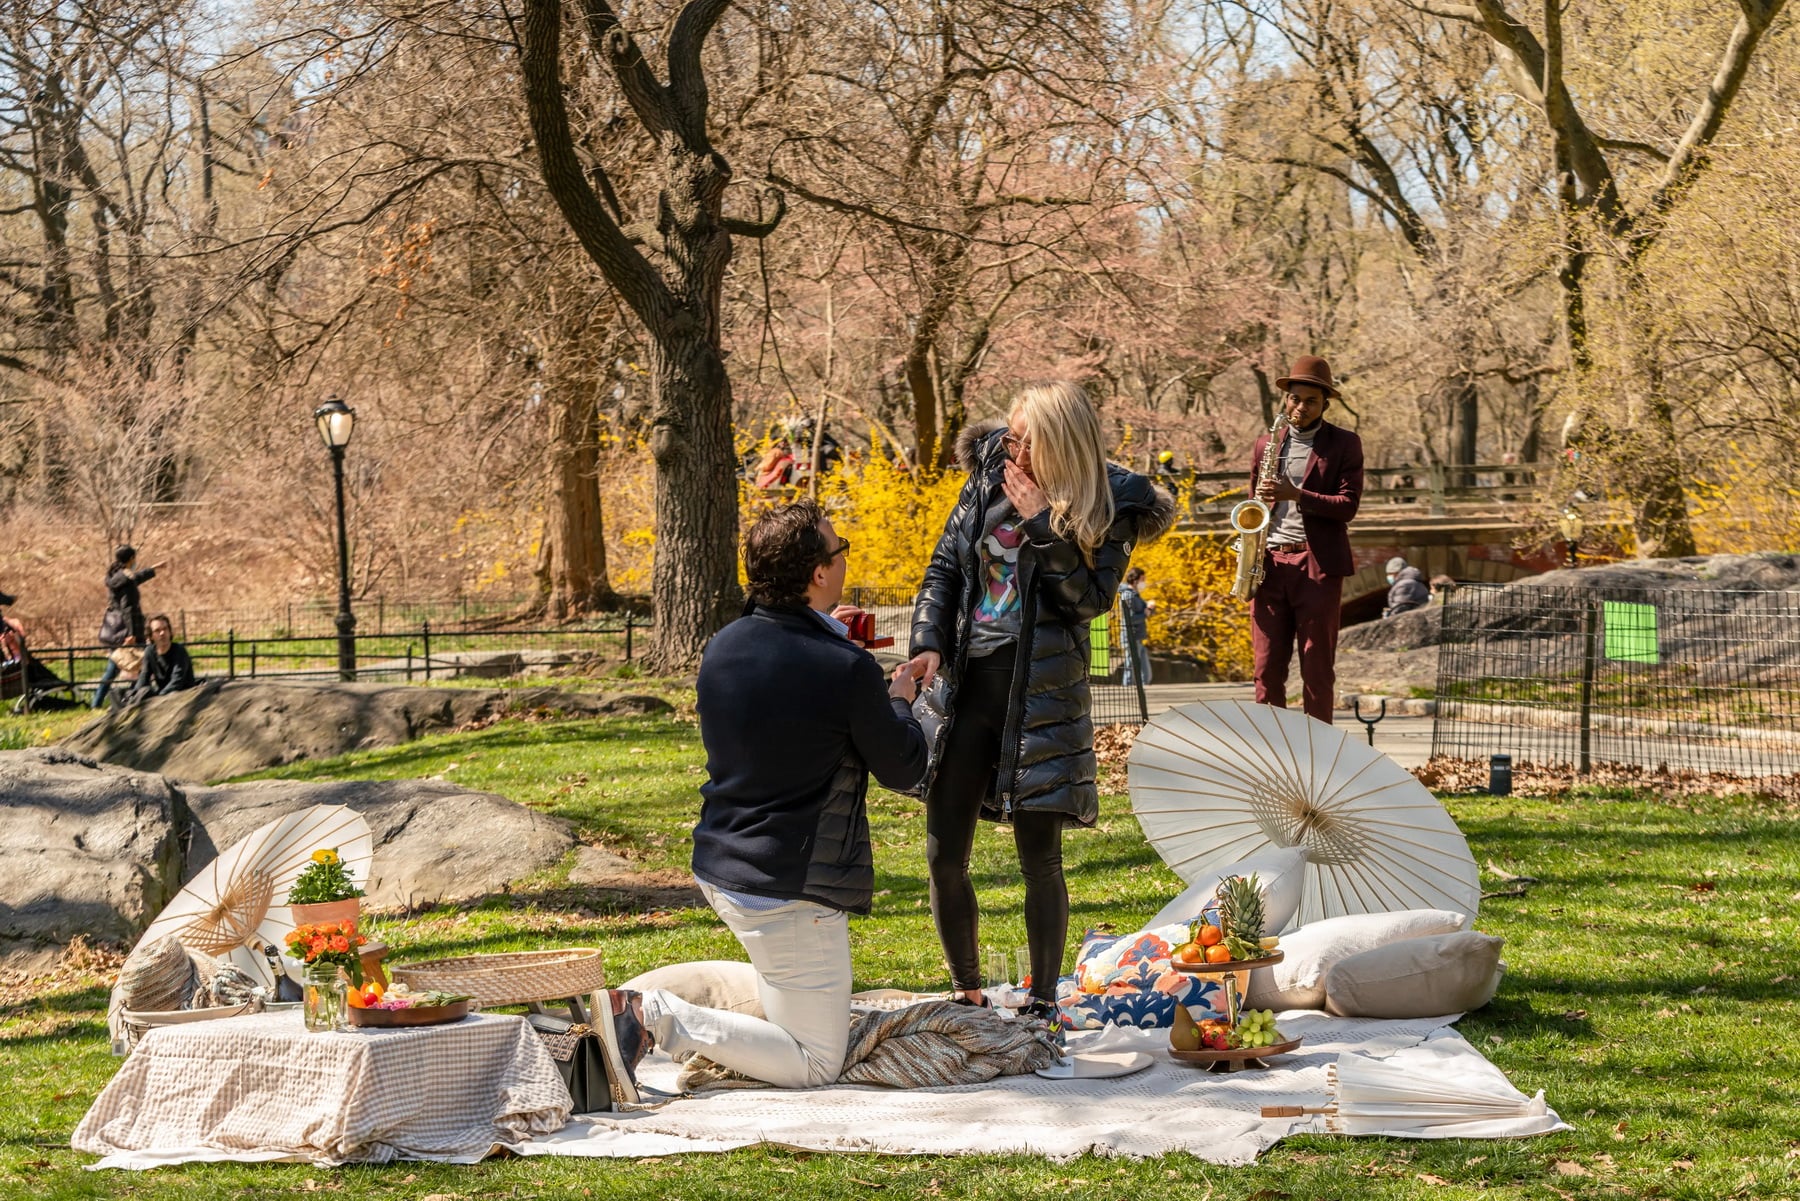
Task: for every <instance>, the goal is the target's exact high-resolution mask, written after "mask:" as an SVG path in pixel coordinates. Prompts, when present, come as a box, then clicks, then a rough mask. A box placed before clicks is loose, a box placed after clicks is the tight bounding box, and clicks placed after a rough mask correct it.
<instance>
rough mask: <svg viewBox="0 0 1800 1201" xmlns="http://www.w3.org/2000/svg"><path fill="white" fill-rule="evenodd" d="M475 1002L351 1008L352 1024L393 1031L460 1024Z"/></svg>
mask: <svg viewBox="0 0 1800 1201" xmlns="http://www.w3.org/2000/svg"><path fill="white" fill-rule="evenodd" d="M474 1005H475V1002H473V1001H454V1002H452V1003H451V1004H449V1005H415V1006H413V1007H412V1008H411V1009H357V1008H356V1007H355V1006H351V1007H350V1024H351V1025H352V1026H367V1027H369V1028H370V1029H375V1030H393V1029H398V1028H400V1027H402V1026H442V1025H445V1024H446V1023H449V1022H460V1021H462V1020H463V1019H464V1018H466V1017H468V1016H469V1010H470V1009H471V1008H473V1007H474Z"/></svg>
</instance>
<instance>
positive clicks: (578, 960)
mask: <svg viewBox="0 0 1800 1201" xmlns="http://www.w3.org/2000/svg"><path fill="white" fill-rule="evenodd" d="M388 975H390V976H392V977H393V978H394V983H396V984H404V985H406V986H407V987H408V988H410V989H413V990H414V991H421V990H424V989H440V990H442V991H444V992H453V993H467V994H469V995H470V996H472V997H474V998H475V999H476V1000H478V1001H480V1002H481V1005H482V1008H484V1009H487V1008H492V1007H493V1006H495V1005H524V1004H527V1003H528V1002H531V1001H560V1000H562V999H564V998H566V997H586V996H587V995H588V994H589V993H591V992H593V991H594V990H595V989H597V988H605V987H606V970H605V968H604V967H603V966H602V964H601V962H600V952H599V951H598V950H597V949H596V948H594V947H565V948H563V949H562V950H560V951H507V952H503V953H501V954H498V955H464V956H461V957H459V958H456V959H431V960H427V961H426V962H424V963H406V964H401V965H399V966H396V967H390V968H389V969H388Z"/></svg>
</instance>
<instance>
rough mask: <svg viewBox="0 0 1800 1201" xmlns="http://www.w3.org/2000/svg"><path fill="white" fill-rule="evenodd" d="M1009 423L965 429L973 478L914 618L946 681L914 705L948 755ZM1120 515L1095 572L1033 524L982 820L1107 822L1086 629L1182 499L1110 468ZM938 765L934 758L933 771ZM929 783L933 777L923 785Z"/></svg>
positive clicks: (960, 451)
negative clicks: (1017, 815) (1023, 815)
mask: <svg viewBox="0 0 1800 1201" xmlns="http://www.w3.org/2000/svg"><path fill="white" fill-rule="evenodd" d="M1002 428H1003V427H1002V426H1000V425H999V424H998V423H986V424H982V425H978V426H973V427H970V428H969V429H966V430H964V431H963V434H962V437H961V438H959V439H958V442H957V461H958V462H959V464H960V465H961V466H962V468H963V470H965V471H967V472H968V473H969V479H968V482H967V483H965V484H964V485H963V490H962V495H961V496H960V497H959V498H958V499H957V502H956V508H955V509H954V510H952V511H951V513H950V518H949V520H948V521H946V522H945V523H944V532H943V535H942V537H940V538H939V539H938V544H937V549H936V550H935V551H934V552H933V553H932V556H931V564H930V566H928V567H927V568H926V569H925V582H924V584H923V585H921V587H920V590H919V599H918V603H917V605H916V606H915V607H914V609H913V624H912V648H911V653H912V654H914V655H917V654H920V653H921V652H924V651H936V652H937V653H938V654H939V655H940V656H942V658H943V664H942V667H941V668H940V669H939V674H938V678H937V681H936V682H935V683H934V684H933V686H932V687H931V688H929V689H927V690H926V692H925V693H924V695H922V696H921V697H920V698H919V702H918V704H917V705H915V706H914V712H916V713H918V714H919V718H920V722H921V724H922V725H923V726H924V727H925V731H926V733H927V735H929V736H930V737H931V738H932V740H933V746H934V747H935V748H937V749H940V750H941V749H942V746H943V739H944V738H945V737H946V736H947V735H948V733H949V729H950V724H951V723H952V722H953V721H954V720H955V714H956V685H957V682H958V681H959V680H961V679H962V675H963V668H964V664H965V662H966V657H967V652H968V641H969V623H970V614H971V612H972V611H973V609H974V607H975V603H976V598H977V593H978V591H979V589H980V588H981V586H982V585H981V570H980V561H979V554H978V549H977V548H978V544H979V541H980V538H981V533H982V531H981V525H982V518H983V516H984V515H985V514H986V513H987V510H988V506H989V504H990V503H991V502H992V501H993V498H994V497H995V496H997V495H998V494H999V492H1000V481H1001V477H1002V473H1003V465H1004V464H1005V461H1006V452H1005V450H1004V449H1003V448H1002V447H1001V445H1000V434H1001V430H1002ZM1107 472H1108V477H1109V479H1110V481H1111V484H1112V493H1113V505H1114V507H1115V517H1114V520H1113V527H1112V530H1111V532H1110V533H1109V534H1108V535H1107V539H1106V542H1105V543H1104V544H1103V545H1102V546H1101V547H1100V549H1099V550H1098V551H1097V552H1096V554H1095V556H1094V563H1093V565H1092V566H1091V567H1090V566H1089V565H1088V564H1087V563H1086V562H1085V561H1084V560H1083V558H1082V555H1081V550H1080V548H1079V547H1078V546H1076V545H1075V543H1073V542H1070V541H1068V540H1066V539H1064V538H1060V537H1058V536H1057V535H1056V534H1055V533H1053V532H1052V531H1051V529H1050V521H1049V514H1048V513H1047V512H1046V513H1043V514H1040V515H1039V516H1037V517H1035V518H1033V519H1032V520H1030V521H1028V522H1026V523H1025V526H1024V530H1025V534H1026V542H1025V545H1024V547H1023V550H1022V552H1021V554H1020V556H1019V575H1020V582H1019V589H1020V592H1021V594H1022V595H1023V611H1022V613H1021V615H1020V633H1019V652H1018V657H1017V663H1018V667H1017V668H1015V670H1014V673H1013V683H1012V696H1011V700H1010V701H1009V703H1008V705H1007V711H1006V732H1005V734H1004V735H1003V736H1002V738H1001V743H1000V746H1001V751H1000V770H999V772H998V773H997V774H996V781H997V783H998V787H997V789H996V794H995V795H994V796H992V797H989V798H987V800H986V801H985V802H984V804H983V816H986V817H991V818H997V819H999V820H1002V821H1005V820H1009V819H1010V818H1011V817H1012V814H1013V812H1014V811H1015V810H1019V809H1024V810H1030V811H1032V812H1036V813H1060V814H1062V815H1063V816H1064V817H1065V818H1067V819H1068V820H1069V821H1071V822H1078V823H1080V824H1081V825H1084V826H1091V825H1093V824H1094V822H1095V821H1096V820H1097V819H1098V818H1099V816H1100V793H1099V789H1098V788H1097V787H1096V786H1095V783H1094V778H1095V766H1094V725H1093V720H1092V718H1091V716H1090V708H1091V706H1090V702H1089V693H1088V664H1089V657H1088V656H1089V648H1088V625H1089V623H1090V622H1091V621H1092V620H1093V619H1094V618H1095V617H1097V616H1099V615H1100V614H1102V613H1105V612H1107V611H1109V610H1110V609H1111V608H1112V605H1113V598H1114V597H1115V595H1117V593H1118V590H1119V581H1120V580H1121V579H1123V578H1124V575H1125V568H1126V566H1127V565H1128V564H1129V563H1130V561H1131V552H1132V549H1133V548H1134V547H1136V546H1137V545H1138V544H1139V543H1140V542H1147V541H1151V540H1154V539H1156V538H1159V537H1161V536H1162V534H1163V533H1164V532H1165V531H1166V530H1167V529H1168V528H1169V526H1170V525H1171V524H1172V523H1173V522H1174V519H1175V501H1174V499H1173V498H1172V497H1171V496H1170V495H1169V494H1168V493H1167V492H1165V491H1163V490H1162V489H1160V488H1158V487H1156V486H1155V485H1154V484H1152V483H1151V482H1150V481H1149V480H1148V479H1146V478H1144V477H1143V476H1141V475H1137V474H1134V473H1133V472H1130V471H1127V470H1125V469H1124V468H1122V467H1118V466H1113V465H1108V467H1107ZM936 765H937V756H936V755H935V754H934V755H933V760H932V771H933V773H935V770H936ZM930 786H931V778H930V775H927V777H926V780H925V782H924V784H923V786H922V787H923V788H924V789H927V790H928V789H929V788H930Z"/></svg>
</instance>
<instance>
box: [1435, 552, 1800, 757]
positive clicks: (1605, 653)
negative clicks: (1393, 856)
mask: <svg viewBox="0 0 1800 1201" xmlns="http://www.w3.org/2000/svg"><path fill="white" fill-rule="evenodd" d="M1442 638H1443V641H1442V644H1441V645H1440V647H1439V651H1438V683H1437V718H1436V721H1435V723H1434V725H1433V730H1432V754H1433V755H1434V756H1436V755H1444V756H1449V757H1452V758H1456V759H1479V760H1486V759H1487V758H1488V757H1489V756H1491V755H1493V754H1496V753H1506V754H1510V755H1512V757H1513V759H1514V761H1515V762H1516V763H1534V764H1539V765H1542V766H1546V767H1548V766H1558V767H1564V768H1569V767H1572V768H1574V769H1575V770H1577V771H1581V772H1586V771H1589V770H1591V769H1592V768H1594V767H1596V766H1600V765H1607V764H1615V765H1622V766H1628V767H1634V768H1639V769H1644V770H1649V771H1657V770H1662V769H1667V770H1669V771H1684V772H1703V773H1721V774H1728V775H1734V776H1745V777H1766V776H1789V775H1792V774H1794V773H1797V772H1800V592H1728V591H1721V590H1712V589H1697V588H1696V589H1685V588H1684V589H1658V590H1644V591H1635V590H1633V591H1627V590H1622V589H1621V590H1608V591H1604V592H1596V591H1590V590H1585V589H1573V588H1531V589H1520V588H1498V587H1483V586H1474V587H1465V588H1462V589H1459V590H1458V591H1457V592H1456V593H1455V595H1454V596H1452V597H1451V598H1450V600H1449V601H1448V603H1447V604H1446V605H1445V606H1444V611H1443V633H1442Z"/></svg>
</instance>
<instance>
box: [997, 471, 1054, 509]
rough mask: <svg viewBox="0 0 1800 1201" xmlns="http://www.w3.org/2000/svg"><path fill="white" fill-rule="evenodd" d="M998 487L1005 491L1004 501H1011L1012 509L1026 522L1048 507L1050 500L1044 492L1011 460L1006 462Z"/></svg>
mask: <svg viewBox="0 0 1800 1201" xmlns="http://www.w3.org/2000/svg"><path fill="white" fill-rule="evenodd" d="M1000 486H1001V487H1002V488H1004V489H1005V490H1006V499H1007V500H1010V501H1012V506H1013V508H1014V509H1017V510H1018V513H1019V516H1020V517H1021V518H1022V519H1024V520H1026V521H1030V520H1031V519H1032V518H1033V517H1036V516H1037V515H1038V514H1039V513H1042V512H1043V511H1044V510H1045V509H1048V508H1049V507H1050V498H1049V497H1048V496H1045V495H1044V490H1043V489H1042V488H1040V487H1038V485H1037V481H1036V480H1034V479H1032V478H1031V477H1030V476H1029V475H1027V474H1026V473H1025V469H1024V468H1023V467H1020V466H1019V465H1018V464H1017V463H1015V462H1013V461H1012V460H1011V459H1008V460H1007V461H1006V475H1005V477H1004V478H1002V480H1001V481H1000Z"/></svg>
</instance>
